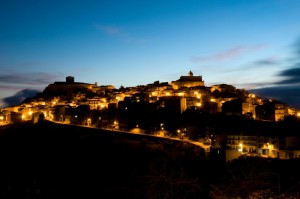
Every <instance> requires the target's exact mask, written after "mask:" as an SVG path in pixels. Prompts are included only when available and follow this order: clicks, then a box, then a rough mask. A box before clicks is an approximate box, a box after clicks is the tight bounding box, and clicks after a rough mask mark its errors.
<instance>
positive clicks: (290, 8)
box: [0, 0, 300, 108]
mask: <svg viewBox="0 0 300 199" xmlns="http://www.w3.org/2000/svg"><path fill="white" fill-rule="evenodd" d="M299 19H300V1H298V0H263V1H262V0H251V1H243V0H178V1H177V0H176V1H174V0H109V1H107V0H105V1H101V0H94V1H93V0H51V1H50V0H26V1H24V0H2V1H1V2H0V27H1V31H0V44H1V45H0V69H1V70H0V89H1V93H0V99H4V98H6V97H9V96H12V95H14V94H15V93H17V92H19V91H21V90H23V89H38V90H43V89H44V88H45V86H46V85H47V84H49V83H53V82H54V81H64V79H65V76H68V75H72V76H74V77H75V80H76V81H80V82H87V83H94V82H98V84H99V85H108V84H111V85H114V86H115V87H116V88H119V87H120V86H121V85H123V86H136V85H140V84H148V83H152V82H154V81H156V80H160V81H167V82H170V81H173V80H176V79H178V78H179V77H180V75H186V74H187V72H188V71H189V70H192V71H193V72H194V74H195V75H202V76H203V79H204V81H205V84H206V86H210V85H213V84H217V83H227V84H232V85H234V86H236V87H238V88H245V89H260V90H259V92H260V93H261V94H262V95H264V96H266V97H273V96H275V95H276V97H281V98H282V99H283V98H284V99H286V100H288V103H289V102H292V105H296V106H298V108H300V105H299V104H297V100H296V99H299V96H296V95H297V94H298V95H299V92H297V91H298V88H299V87H298V86H299V79H300V78H299V76H300V74H299V68H300V67H299V63H300V62H299V61H300V60H299V59H300V42H299V38H300V24H299ZM278 87H280V89H279V88H278ZM274 88H277V89H279V90H276V89H274ZM286 89H287V90H288V91H290V90H294V91H295V92H289V93H291V94H289V95H288V96H287V93H286V92H282V91H286ZM293 93H294V95H293Z"/></svg>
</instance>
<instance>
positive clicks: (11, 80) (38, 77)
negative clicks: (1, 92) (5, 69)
mask: <svg viewBox="0 0 300 199" xmlns="http://www.w3.org/2000/svg"><path fill="white" fill-rule="evenodd" d="M61 76H62V74H52V73H41V72H33V73H18V72H11V73H2V74H0V83H4V84H6V85H7V84H14V85H16V84H21V85H24V84H25V85H41V84H49V83H50V82H52V81H53V80H54V79H56V78H57V77H61Z"/></svg>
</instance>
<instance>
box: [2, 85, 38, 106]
mask: <svg viewBox="0 0 300 199" xmlns="http://www.w3.org/2000/svg"><path fill="white" fill-rule="evenodd" d="M39 92H40V91H38V90H33V89H24V90H21V91H19V92H17V93H16V94H15V95H13V96H10V97H6V98H4V99H2V103H3V106H4V107H9V106H15V105H18V104H20V103H21V102H23V101H24V100H25V99H26V98H28V97H33V96H35V95H36V94H37V93H39Z"/></svg>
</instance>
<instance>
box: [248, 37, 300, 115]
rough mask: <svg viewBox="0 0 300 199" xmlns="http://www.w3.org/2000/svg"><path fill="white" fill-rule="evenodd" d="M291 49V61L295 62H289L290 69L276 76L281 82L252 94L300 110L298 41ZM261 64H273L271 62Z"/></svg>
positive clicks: (299, 51)
mask: <svg viewBox="0 0 300 199" xmlns="http://www.w3.org/2000/svg"><path fill="white" fill-rule="evenodd" d="M292 48H293V50H294V52H295V54H294V58H295V59H293V60H297V61H296V62H293V61H290V62H289V64H290V67H289V68H287V69H285V70H282V71H281V72H279V73H278V74H277V77H280V79H281V80H278V81H277V82H274V83H273V86H270V87H265V88H257V89H253V90H252V92H254V93H256V94H258V95H260V96H262V97H266V98H274V99H278V100H280V101H282V102H285V103H288V104H290V105H292V106H294V107H295V108H298V109H300V89H299V88H300V62H299V60H300V39H298V40H297V41H296V42H295V43H294V45H292ZM262 63H264V64H271V65H272V64H275V63H273V62H272V61H271V62H262ZM274 85H275V86H274Z"/></svg>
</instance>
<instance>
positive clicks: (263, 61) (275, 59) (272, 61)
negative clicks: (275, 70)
mask: <svg viewBox="0 0 300 199" xmlns="http://www.w3.org/2000/svg"><path fill="white" fill-rule="evenodd" d="M278 62H279V60H278V57H276V56H271V57H267V58H265V59H261V60H258V61H256V62H254V64H255V65H264V66H271V65H277V64H278Z"/></svg>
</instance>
